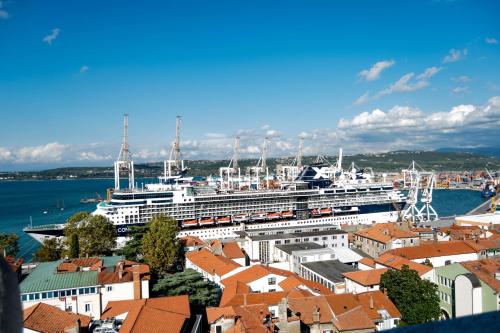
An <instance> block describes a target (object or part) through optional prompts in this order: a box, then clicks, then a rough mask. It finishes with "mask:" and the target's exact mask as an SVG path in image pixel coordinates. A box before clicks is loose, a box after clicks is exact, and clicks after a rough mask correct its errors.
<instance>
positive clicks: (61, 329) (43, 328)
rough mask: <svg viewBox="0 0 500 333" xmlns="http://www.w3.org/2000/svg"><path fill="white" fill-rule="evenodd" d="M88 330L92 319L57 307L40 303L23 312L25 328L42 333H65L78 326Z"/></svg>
mask: <svg viewBox="0 0 500 333" xmlns="http://www.w3.org/2000/svg"><path fill="white" fill-rule="evenodd" d="M77 320H80V327H82V328H87V327H88V326H89V324H90V320H91V318H90V317H88V316H84V315H77V314H74V313H71V312H66V311H63V310H61V309H59V308H57V307H55V306H52V305H48V304H45V303H38V304H36V305H33V306H32V307H29V308H27V309H26V310H24V312H23V327H24V328H27V329H30V330H33V331H36V332H41V333H65V332H66V329H68V328H72V327H75V326H76V321H77Z"/></svg>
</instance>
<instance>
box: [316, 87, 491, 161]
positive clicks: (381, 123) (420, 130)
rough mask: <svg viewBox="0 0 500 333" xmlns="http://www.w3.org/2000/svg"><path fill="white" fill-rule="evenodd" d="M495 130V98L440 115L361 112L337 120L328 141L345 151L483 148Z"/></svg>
mask: <svg viewBox="0 0 500 333" xmlns="http://www.w3.org/2000/svg"><path fill="white" fill-rule="evenodd" d="M499 126H500V96H495V97H492V98H490V99H489V100H488V101H487V103H486V104H485V105H482V106H476V105H471V104H462V105H457V106H454V107H452V108H451V109H450V110H449V111H441V112H431V113H426V112H423V111H422V110H420V109H418V108H413V107H408V106H395V107H393V108H392V109H390V110H388V111H383V110H380V109H375V110H373V111H371V112H362V113H360V114H358V115H356V116H354V117H353V118H351V119H340V120H339V122H338V125H337V129H335V130H334V131H333V132H331V133H329V134H328V137H329V140H330V141H331V142H330V143H329V145H330V146H332V145H336V146H343V147H345V148H347V149H348V150H349V151H366V152H370V151H389V150H394V149H433V148H438V147H443V146H463V145H470V144H479V145H481V144H484V143H485V142H487V140H488V136H489V135H491V131H494V130H495V129H497V128H499ZM323 136H326V135H323ZM318 145H319V143H318ZM321 145H323V146H327V144H325V143H321Z"/></svg>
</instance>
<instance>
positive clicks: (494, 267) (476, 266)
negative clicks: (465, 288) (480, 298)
mask: <svg viewBox="0 0 500 333" xmlns="http://www.w3.org/2000/svg"><path fill="white" fill-rule="evenodd" d="M460 265H462V266H463V267H464V268H465V269H466V270H468V271H469V272H471V273H472V274H474V275H476V276H477V277H478V278H479V279H480V280H482V281H483V282H484V283H486V284H487V285H489V286H490V287H491V288H492V289H493V290H495V291H496V292H497V293H498V292H500V280H498V279H496V278H495V274H499V273H500V258H490V259H481V260H473V261H465V262H461V263H460Z"/></svg>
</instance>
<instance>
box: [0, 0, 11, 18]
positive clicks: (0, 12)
mask: <svg viewBox="0 0 500 333" xmlns="http://www.w3.org/2000/svg"><path fill="white" fill-rule="evenodd" d="M8 18H9V13H8V12H7V11H6V10H5V9H4V8H3V2H2V1H0V19H8Z"/></svg>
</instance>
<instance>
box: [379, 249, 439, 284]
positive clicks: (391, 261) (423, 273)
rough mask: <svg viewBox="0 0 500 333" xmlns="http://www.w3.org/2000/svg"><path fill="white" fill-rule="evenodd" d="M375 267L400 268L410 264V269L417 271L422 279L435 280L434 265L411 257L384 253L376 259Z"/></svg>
mask: <svg viewBox="0 0 500 333" xmlns="http://www.w3.org/2000/svg"><path fill="white" fill-rule="evenodd" d="M374 261H375V267H374V268H392V269H397V270H400V269H401V268H403V266H408V268H409V269H413V270H415V271H417V273H418V275H419V276H420V278H421V279H425V280H429V281H434V274H433V273H434V272H433V269H432V267H430V266H427V265H423V264H419V263H416V262H413V261H411V260H409V259H406V258H403V257H399V256H395V255H392V254H390V253H384V254H382V255H381V256H380V257H378V258H377V259H374Z"/></svg>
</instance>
